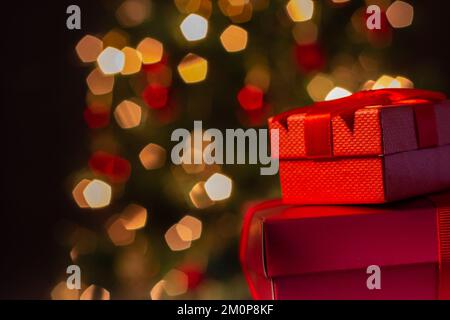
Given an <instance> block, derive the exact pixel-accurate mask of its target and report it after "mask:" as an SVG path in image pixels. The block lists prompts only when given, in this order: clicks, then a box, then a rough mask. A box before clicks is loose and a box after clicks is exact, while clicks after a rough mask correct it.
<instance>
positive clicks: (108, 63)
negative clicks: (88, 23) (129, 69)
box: [97, 47, 125, 75]
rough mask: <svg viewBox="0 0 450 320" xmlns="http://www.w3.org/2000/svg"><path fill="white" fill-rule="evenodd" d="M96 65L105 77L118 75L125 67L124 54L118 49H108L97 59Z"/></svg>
mask: <svg viewBox="0 0 450 320" xmlns="http://www.w3.org/2000/svg"><path fill="white" fill-rule="evenodd" d="M97 64H98V67H99V69H100V70H101V71H102V72H103V73H104V74H106V75H113V74H116V73H120V72H121V71H122V70H123V67H124V66H125V54H124V53H123V52H122V51H120V50H119V49H116V48H113V47H108V48H106V49H105V50H103V51H102V53H100V55H99V56H98V57H97Z"/></svg>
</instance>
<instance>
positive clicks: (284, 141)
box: [269, 89, 450, 204]
mask: <svg viewBox="0 0 450 320" xmlns="http://www.w3.org/2000/svg"><path fill="white" fill-rule="evenodd" d="M269 127H270V129H278V130H279V150H278V155H279V158H280V181H281V189H282V197H283V201H284V202H285V203H289V204H370V203H383V202H390V201H394V200H401V199H406V198H410V197H413V196H418V195H422V194H427V193H433V192H439V191H442V190H445V189H447V188H450V165H449V163H450V102H449V101H447V100H446V97H445V96H444V95H443V94H441V93H437V92H431V91H425V90H417V89H381V90H368V91H361V92H358V93H355V94H353V95H351V96H349V97H345V98H341V99H336V100H331V101H324V102H318V103H316V104H314V105H312V106H310V107H304V108H298V109H294V110H291V111H288V112H285V113H282V114H280V115H277V116H275V117H273V118H270V119H269Z"/></svg>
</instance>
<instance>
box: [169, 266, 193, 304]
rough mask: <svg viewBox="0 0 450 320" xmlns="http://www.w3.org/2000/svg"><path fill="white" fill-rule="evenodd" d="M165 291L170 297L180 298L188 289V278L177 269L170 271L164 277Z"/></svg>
mask: <svg viewBox="0 0 450 320" xmlns="http://www.w3.org/2000/svg"><path fill="white" fill-rule="evenodd" d="M164 281H165V283H164V290H165V292H166V293H167V294H168V295H169V296H172V297H173V296H179V295H182V294H184V293H186V291H187V289H188V277H187V275H186V274H185V273H184V272H181V271H179V270H176V269H172V270H171V271H169V272H168V273H167V274H166V276H165V277H164Z"/></svg>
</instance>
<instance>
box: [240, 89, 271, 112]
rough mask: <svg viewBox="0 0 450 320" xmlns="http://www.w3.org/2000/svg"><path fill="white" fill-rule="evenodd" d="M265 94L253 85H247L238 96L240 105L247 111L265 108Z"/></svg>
mask: <svg viewBox="0 0 450 320" xmlns="http://www.w3.org/2000/svg"><path fill="white" fill-rule="evenodd" d="M263 97H264V92H263V91H262V90H261V89H260V88H258V87H255V86H253V85H246V86H245V87H244V88H242V89H241V90H240V91H239V93H238V96H237V99H238V101H239V104H240V105H241V107H242V108H243V109H245V110H256V109H261V108H262V106H263Z"/></svg>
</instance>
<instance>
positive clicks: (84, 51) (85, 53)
mask: <svg viewBox="0 0 450 320" xmlns="http://www.w3.org/2000/svg"><path fill="white" fill-rule="evenodd" d="M102 50H103V41H102V40H100V39H99V38H97V37H94V36H91V35H86V36H84V37H83V38H82V39H81V40H80V41H78V44H77V45H76V47H75V51H76V52H77V55H78V57H79V58H80V60H81V61H83V62H85V63H87V62H95V61H96V60H97V57H98V55H99V54H100V53H101V52H102Z"/></svg>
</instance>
